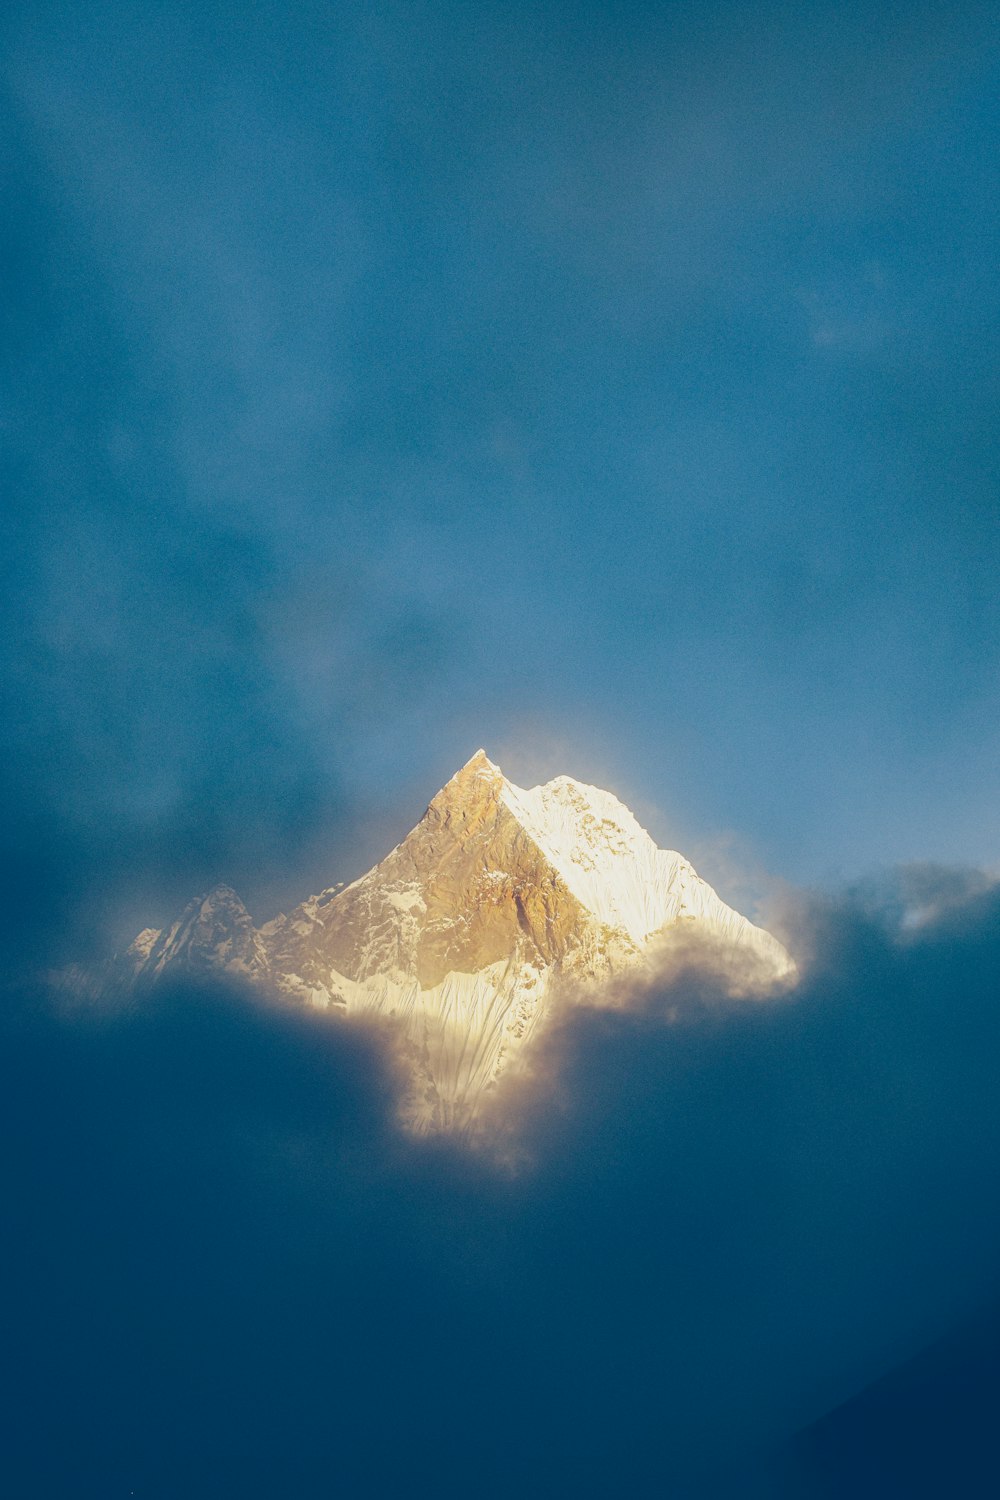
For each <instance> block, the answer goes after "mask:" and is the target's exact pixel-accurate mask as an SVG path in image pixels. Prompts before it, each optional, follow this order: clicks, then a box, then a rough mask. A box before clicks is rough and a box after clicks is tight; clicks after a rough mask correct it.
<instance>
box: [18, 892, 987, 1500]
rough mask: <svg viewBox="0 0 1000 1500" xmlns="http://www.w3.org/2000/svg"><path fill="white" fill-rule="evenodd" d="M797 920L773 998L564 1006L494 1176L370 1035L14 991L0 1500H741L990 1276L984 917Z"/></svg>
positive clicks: (233, 1000)
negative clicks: (801, 956) (224, 1499)
mask: <svg viewBox="0 0 1000 1500" xmlns="http://www.w3.org/2000/svg"><path fill="white" fill-rule="evenodd" d="M942 884H947V882H944V881H943V882H942ZM810 923H811V929H810V932H809V934H808V935H809V938H810V946H811V954H812V956H811V959H810V962H809V966H808V970H807V972H806V974H805V977H804V978H803V979H802V980H801V982H800V985H799V988H798V990H797V992H796V993H795V995H794V997H791V998H789V997H785V998H783V999H779V1000H775V1001H774V1002H772V1003H767V1002H759V1001H747V1000H743V1001H734V1000H732V999H730V998H728V997H727V995H726V993H725V986H724V985H720V984H719V983H718V980H717V977H714V976H713V975H712V973H711V972H710V971H709V970H706V969H704V968H703V967H699V966H696V965H692V966H689V967H688V968H687V969H686V970H685V971H683V972H679V973H677V974H676V975H675V976H674V978H673V980H672V982H671V984H670V986H669V988H666V989H657V988H655V987H654V988H650V989H649V990H647V991H646V992H645V993H644V994H643V995H642V996H641V997H637V998H636V1000H635V1002H634V1003H633V1004H632V1005H631V1006H630V1007H627V1008H620V1009H615V1010H602V1009H597V1008H588V1007H581V1008H579V1009H577V1010H575V1011H573V1012H569V1011H567V1012H566V1013H565V1014H564V1015H563V1016H562V1017H561V1019H560V1021H559V1023H558V1024H557V1025H556V1026H554V1027H553V1028H552V1029H551V1030H550V1032H549V1034H548V1036H547V1038H545V1039H543V1041H542V1043H541V1044H540V1050H539V1052H538V1063H537V1067H536V1070H535V1076H534V1079H533V1080H522V1082H521V1083H520V1085H519V1086H515V1087H514V1088H513V1089H512V1090H511V1091H510V1095H509V1097H508V1099H507V1101H506V1103H505V1105H504V1108H505V1110H506V1118H505V1121H504V1124H505V1129H506V1135H505V1136H504V1138H503V1140H502V1143H501V1144H502V1148H503V1149H502V1150H500V1151H496V1150H485V1149H480V1150H471V1151H470V1150H468V1149H466V1148H465V1147H462V1146H460V1145H458V1144H456V1143H454V1142H449V1141H442V1140H436V1141H416V1140H413V1139H409V1138H406V1137H403V1136H401V1135H400V1134H399V1133H398V1132H397V1130H396V1128H395V1125H394V1123H393V1121H394V1112H395V1099H396V1083H395V1080H394V1075H393V1071H392V1063H391V1057H390V1054H389V1053H388V1052H387V1051H386V1050H385V1048H384V1045H383V1043H382V1042H381V1041H380V1040H379V1036H378V1034H377V1033H373V1034H367V1033H365V1032H363V1031H355V1030H352V1029H350V1028H346V1027H343V1026H339V1025H335V1024H330V1023H329V1022H328V1021H327V1020H326V1019H325V1018H324V1017H322V1016H313V1015H309V1014H306V1013H299V1012H295V1011H286V1010H283V1009H274V1008H272V1007H269V1006H267V1005H265V1004H262V1003H261V1002H260V1001H259V1000H254V999H253V997H251V996H247V995H244V994H241V993H239V992H238V991H227V990H222V989H217V988H188V989H185V988H181V987H177V988H173V989H170V990H161V991H160V992H159V993H157V994H156V995H155V996H153V997H149V998H148V999H146V1000H144V1001H143V1002H142V1003H141V1004H137V1005H136V1006H134V1007H133V1008H132V1009H130V1010H128V1011H127V1012H125V1013H124V1014H120V1015H117V1016H109V1015H107V1014H103V1015H97V1014H93V1015H90V1014H88V1013H82V1014H81V1013H79V1012H78V1013H77V1014H76V1015H75V1016H74V1017H73V1018H72V1019H71V1020H67V1019H66V1018H65V1017H59V1016H56V1015H53V1014H52V1013H51V1012H49V1011H47V1010H46V1009H44V1008H43V1007H42V1006H41V1005H40V1003H39V998H38V996H37V995H34V994H32V993H30V992H25V993H22V994H21V995H20V997H19V998H16V997H10V998H9V999H8V1003H7V1005H6V1007H5V1014H4V1020H3V1025H4V1031H5V1037H4V1044H5V1045H4V1049H3V1059H4V1060H3V1064H2V1066H3V1072H4V1077H3V1079H2V1080H0V1098H2V1101H3V1110H4V1114H5V1116H6V1119H5V1129H4V1140H5V1142H6V1143H7V1145H8V1151H9V1160H8V1162H7V1170H6V1176H5V1181H6V1183H7V1187H6V1190H5V1200H6V1202H5V1206H6V1209H7V1212H8V1219H9V1222H10V1223H11V1224H13V1226H14V1233H13V1235H11V1236H9V1241H8V1243H9V1249H8V1255H9V1263H8V1269H7V1276H6V1278H5V1279H6V1284H7V1285H8V1287H11V1288H14V1289H15V1291H16V1296H15V1297H14V1298H13V1299H12V1306H11V1308H10V1310H9V1315H8V1331H7V1347H8V1353H9V1359H10V1366H9V1367H10V1368H12V1369H13V1370H14V1371H15V1372H16V1379H15V1383H14V1391H13V1415H14V1418H15V1420H14V1422H13V1424H12V1427H13V1432H14V1441H13V1446H12V1448H11V1452H10V1454H9V1459H10V1461H11V1462H13V1463H14V1465H15V1466H16V1472H17V1475H18V1485H15V1489H17V1488H18V1486H19V1487H20V1489H21V1490H24V1491H25V1492H27V1490H29V1489H30V1490H31V1492H33V1493H41V1494H64V1493H72V1494H74V1495H91V1494H93V1495H95V1496H96V1495H98V1494H99V1495H102V1496H106V1495H109V1494H111V1495H113V1494H117V1493H122V1494H126V1495H127V1494H128V1493H129V1491H130V1490H131V1489H134V1490H135V1493H136V1494H137V1495H146V1496H150V1497H152V1496H160V1495H162V1496H164V1497H166V1496H174V1495H176V1494H179V1493H183V1494H186V1495H191V1496H195V1497H196V1496H198V1495H201V1494H205V1495H208V1494H210V1493H219V1492H220V1491H221V1492H223V1493H239V1494H241V1495H246V1496H253V1495H260V1496H261V1497H265V1496H267V1497H270V1496H273V1495H274V1494H277V1493H281V1494H287V1495H291V1496H298V1495H306V1494H312V1493H316V1492H319V1493H326V1492H329V1491H331V1490H337V1491H344V1492H347V1493H366V1494H383V1493H384V1494H390V1493H398V1492H400V1490H402V1489H404V1488H406V1489H409V1490H411V1491H412V1490H414V1489H416V1490H418V1491H419V1490H420V1489H421V1488H422V1487H425V1486H427V1485H431V1484H432V1485H433V1488H434V1490H435V1492H436V1493H438V1494H441V1495H451V1494H454V1495H459V1494H467V1493H468V1492H469V1490H470V1488H475V1490H476V1492H477V1493H480V1494H484V1495H500V1494H507V1493H509V1492H510V1491H512V1490H513V1489H515V1488H516V1489H517V1490H518V1491H519V1492H520V1493H522V1494H527V1495H536V1494H537V1495H541V1494H543V1493H544V1494H548V1495H567V1496H569V1495H573V1496H574V1497H576V1496H580V1495H583V1496H587V1495H593V1496H598V1495H607V1494H609V1493H612V1492H616V1491H617V1492H622V1491H624V1492H626V1493H644V1492H646V1491H647V1490H649V1489H653V1488H664V1489H667V1490H668V1491H669V1490H670V1487H671V1486H673V1487H674V1492H675V1493H684V1494H688V1493H690V1494H702V1493H717V1494H720V1495H721V1494H726V1493H732V1492H733V1491H732V1485H733V1484H734V1483H735V1482H736V1481H735V1479H734V1471H739V1472H740V1474H741V1475H742V1477H741V1479H740V1483H741V1484H743V1483H748V1482H749V1481H748V1480H746V1471H747V1465H748V1464H749V1463H750V1461H751V1459H752V1457H753V1456H754V1455H755V1454H758V1453H759V1452H761V1451H762V1450H766V1449H768V1448H771V1447H774V1446H775V1445H780V1444H781V1443H782V1442H783V1441H784V1440H785V1439H786V1437H787V1436H788V1434H790V1433H791V1432H792V1431H793V1430H794V1429H795V1428H796V1427H798V1426H800V1425H801V1424H802V1423H803V1422H805V1421H807V1420H810V1419H811V1418H813V1417H815V1416H816V1415H818V1414H820V1413H821V1412H822V1411H824V1410H827V1409H829V1407H831V1406H832V1405H834V1404H835V1403H836V1402H837V1401H838V1400H840V1399H842V1398H843V1397H845V1396H846V1395H849V1394H850V1393H851V1392H853V1391H854V1390H857V1389H859V1388H861V1387H862V1386H863V1385H864V1384H866V1383H867V1382H868V1380H869V1379H871V1378H872V1377H873V1376H874V1375H876V1374H877V1373H879V1372H880V1371H881V1370H882V1369H884V1368H888V1367H889V1366H890V1365H891V1364H893V1363H895V1362H896V1361H898V1360H899V1359H901V1358H902V1357H904V1356H905V1355H906V1354H908V1353H909V1352H910V1351H911V1350H912V1349H914V1348H917V1347H919V1346H920V1345H921V1344H922V1343H924V1342H927V1341H928V1340H929V1339H930V1338H931V1337H933V1336H934V1335H935V1334H936V1332H937V1331H938V1330H939V1329H941V1328H943V1327H946V1326H947V1325H948V1324H949V1323H950V1322H952V1321H953V1320H955V1319H957V1318H958V1317H959V1316H960V1315H961V1314H962V1313H963V1312H965V1311H967V1310H968V1308H969V1307H971V1306H973V1305H974V1304H975V1302H976V1300H977V1298H979V1297H980V1296H985V1295H986V1294H987V1292H988V1291H989V1290H990V1287H991V1284H992V1279H993V1278H994V1276H995V1269H994V1268H995V1265H996V1263H997V1255H998V1251H1000V1190H998V1189H997V1187H996V1183H995V1173H994V1172H993V1170H992V1163H993V1161H994V1160H995V1156H996V1151H997V1148H998V1146H1000V1101H998V1099H997V1096H996V1090H995V1087H994V1068H993V1060H994V1058H995V1056H996V1049H997V1043H998V1041H1000V1037H998V1029H1000V1015H998V1012H997V1008H996V1004H995V975H996V972H997V958H998V955H1000V899H998V897H997V894H996V891H995V890H985V891H982V892H980V893H978V894H973V895H969V896H968V897H967V899H965V900H964V901H962V902H960V903H953V904H951V905H950V906H948V908H947V910H945V911H943V912H942V914H941V915H940V916H939V917H937V918H936V919H935V920H933V921H929V922H927V923H926V924H924V925H923V926H921V927H920V928H919V929H916V930H908V931H907V930H902V931H901V930H900V928H899V926H898V924H896V923H895V921H894V919H890V918H888V917H885V916H884V915H882V914H874V915H873V913H872V910H871V903H870V902H869V903H868V905H867V906H865V905H863V904H862V903H859V902H858V901H856V900H852V901H845V902H842V903H840V904H833V903H827V904H826V905H825V907H819V906H817V907H814V908H813V909H812V912H811V916H810ZM512 1162H515V1163H516V1166H515V1167H513V1168H512V1166H511V1163H512Z"/></svg>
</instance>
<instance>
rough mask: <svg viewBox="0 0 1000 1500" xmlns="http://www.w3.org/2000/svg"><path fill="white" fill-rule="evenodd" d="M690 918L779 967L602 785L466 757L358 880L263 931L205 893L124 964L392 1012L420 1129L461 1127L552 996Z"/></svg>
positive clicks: (776, 955) (763, 939) (777, 958)
mask: <svg viewBox="0 0 1000 1500" xmlns="http://www.w3.org/2000/svg"><path fill="white" fill-rule="evenodd" d="M692 924H693V925H694V927H695V928H696V929H697V930H699V931H701V932H704V933H706V934H710V935H711V936H712V937H713V938H714V939H716V940H718V941H721V942H723V943H724V944H725V945H726V946H727V949H731V950H732V952H733V953H735V954H737V955H740V954H742V956H743V957H742V960H741V961H742V962H743V963H745V965H746V966H747V967H748V968H754V970H755V972H756V974H757V975H758V976H760V975H764V976H769V977H771V978H773V979H774V980H775V981H779V980H780V979H781V978H782V977H784V976H785V975H786V974H787V973H789V972H790V970H791V964H790V961H789V959H788V956H787V954H786V953H785V952H784V949H783V948H781V946H780V944H779V943H777V942H776V941H775V939H774V938H772V937H771V936H770V935H769V934H768V933H765V932H763V931H762V930H761V929H759V928H757V927H754V926H752V924H751V923H749V922H747V921H746V919H745V918H743V917H741V916H740V915H739V914H738V913H737V912H734V911H732V910H731V908H729V907H727V906H726V905H725V904H724V903H723V902H722V901H720V899H719V897H718V896H717V895H716V894H715V892H714V891H713V890H712V889H711V887H710V886H708V885H707V884H706V883H705V882H704V881H703V880H701V879H700V878H699V877H698V876H697V875H696V874H695V872H694V870H693V869H692V868H691V866H690V864H689V863H688V862H687V861H686V860H684V859H683V858H682V857H681V856H680V855H678V854H675V853H673V852H671V851H668V850H662V849H658V848H657V847H656V845H655V844H654V843H653V841H652V839H651V838H650V837H649V835H648V834H647V833H645V832H644V830H643V829H641V828H640V827H639V825H638V823H636V821H635V819H634V818H633V817H632V814H631V813H630V812H629V811H628V809H627V808H625V807H624V806H623V805H622V804H621V803H620V802H618V801H617V799H616V798H614V797H613V796H611V794H610V793H608V792H602V791H601V790H600V789H598V788H596V787H588V786H584V785H583V784H581V783H579V782H575V781H572V780H570V779H569V778H568V777H559V778H558V779H557V780H556V781H553V782H549V783H548V784H547V785H546V786H543V787H535V788H533V789H531V790H530V791H525V790H523V789H522V788H519V787H516V786H514V785H513V784H512V783H511V782H509V781H508V780H507V779H506V777H505V776H504V775H503V773H502V771H500V769H499V768H498V767H497V766H495V765H493V764H492V762H491V761H490V760H488V759H487V757H486V755H485V754H484V752H483V751H479V752H477V754H476V755H475V756H473V758H472V760H470V761H469V762H468V764H467V765H465V766H463V767H462V769H461V770H460V771H459V772H458V773H457V775H455V776H453V777H452V779H451V781H449V782H448V784H447V786H445V787H444V788H443V789H442V790H441V791H440V792H439V793H438V795H437V796H436V797H435V798H434V800H433V802H432V803H431V804H430V807H429V808H428V809H427V812H426V813H425V815H424V817H423V818H422V819H421V821H420V822H419V823H418V824H417V826H416V828H414V829H413V831H412V832H411V833H410V834H409V835H408V836H407V837H406V838H405V839H404V840H403V842H402V843H401V844H399V845H398V846H397V847H396V848H395V849H393V850H392V852H391V853H390V854H388V855H387V856H386V858H385V859H384V860H382V861H381V863H379V864H378V865H376V866H375V868H374V869H373V870H370V871H369V872H368V874H367V875H364V876H362V878H361V879H360V880H356V881H355V882H354V883H353V884H352V885H349V886H347V887H339V886H333V887H330V888H328V889H327V890H326V891H324V892H322V893H321V894H320V895H319V896H313V897H310V898H309V899H308V900H307V901H304V902H303V903H302V905H301V906H299V907H297V908H296V909H295V910H294V911H292V912H290V913H289V914H288V915H287V916H285V915H282V916H279V917H277V918H275V920H274V921H272V922H269V923H267V925H266V926H264V927H263V928H261V929H260V931H259V932H258V931H257V930H256V929H255V928H254V925H253V922H252V920H251V918H250V916H249V914H248V913H247V911H246V908H245V907H244V906H243V904H242V902H241V901H240V900H239V898H238V897H237V896H236V895H235V893H234V892H232V891H231V890H229V889H228V888H227V887H218V888H217V889H216V890H215V891H213V892H211V893H210V894H209V895H208V896H206V897H202V898H199V899H198V900H196V901H193V902H191V904H190V905H189V906H188V907H187V908H186V910H185V911H184V913H183V914H182V915H181V917H180V918H179V919H178V920H177V921H176V922H175V923H174V924H173V925H172V926H171V927H170V928H169V929H167V930H165V931H164V932H156V931H151V930H147V931H145V932H143V933H140V934H139V937H138V938H136V940H135V942H134V943H133V944H132V946H131V947H130V948H129V950H128V952H127V953H126V954H125V955H124V956H123V959H122V960H121V961H119V973H121V972H123V969H122V966H123V965H124V972H126V973H127V974H128V976H129V983H131V984H134V985H136V986H139V987H141V986H142V985H144V984H146V983H149V982H151V981H153V980H155V979H157V978H158V977H160V976H162V975H163V974H164V973H167V972H177V971H184V972H194V973H201V974H204V973H209V972H213V971H214V972H223V973H228V974H231V975H235V976H238V977H240V978H243V979H247V980H250V981H252V982H255V983H259V984H263V985H266V986H268V987H269V988H270V989H271V990H272V991H275V992H277V993H278V994H280V995H282V996H284V997H286V998H287V999H289V1000H294V1001H299V1002H304V1003H307V1004H310V1005H313V1006H318V1007H321V1008H325V1009H330V1010H332V1011H337V1012H341V1013H344V1014H349V1015H350V1014H365V1013H367V1014H376V1015H384V1016H387V1017H390V1018H394V1019H395V1021H396V1023H397V1029H398V1030H399V1032H400V1033H401V1035H402V1038H403V1042H404V1046H405V1049H406V1054H407V1057H408V1059H409V1063H410V1068H411V1074H412V1078H413V1090H412V1095H411V1097H410V1099H409V1101H408V1105H407V1112H408V1115H409V1118H410V1121H411V1123H412V1124H414V1125H415V1126H417V1127H419V1128H427V1127H447V1126H452V1125H460V1124H462V1123H463V1122H465V1121H468V1120H469V1119H471V1118H472V1117H473V1116H474V1114H475V1112H476V1110H477V1108H478V1106H479V1105H480V1103H481V1102H482V1099H483V1097H484V1095H485V1093H486V1092H487V1091H488V1090H489V1089H490V1088H491V1087H492V1086H493V1085H494V1084H495V1082H496V1080H497V1079H498V1078H499V1077H500V1075H501V1074H502V1072H503V1071H504V1069H505V1068H506V1067H507V1066H508V1065H509V1063H510V1061H511V1058H512V1057H513V1055H514V1054H515V1053H516V1051H517V1050H518V1049H519V1048H520V1047H522V1046H523V1045H524V1044H525V1042H526V1041H527V1040H528V1039H529V1038H530V1036H531V1034H532V1032H533V1031H534V1030H535V1028H536V1026H537V1025H538V1024H539V1021H540V1020H541V1019H542V1017H543V1015H544V1012H545V1010H546V1006H547V1002H548V1000H549V998H550V996H551V995H552V994H553V992H554V990H555V988H557V987H562V988H563V989H564V990H566V991H568V990H570V989H571V988H572V987H573V986H579V985H585V986H589V987H591V989H593V988H594V987H595V986H598V985H599V984H600V983H601V981H602V980H607V979H608V978H610V977H612V976H614V975H617V974H621V973H623V972H625V971H627V970H629V969H630V968H636V967H643V966H649V965H651V964H653V963H654V962H655V956H656V954H657V952H658V950H659V947H660V946H661V945H662V943H663V942H664V940H665V937H666V936H668V935H669V934H670V933H671V932H675V931H677V930H680V929H681V928H683V927H684V926H691V925H692Z"/></svg>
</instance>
